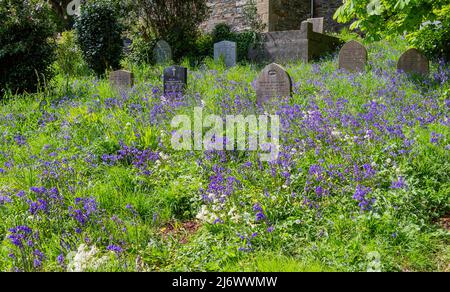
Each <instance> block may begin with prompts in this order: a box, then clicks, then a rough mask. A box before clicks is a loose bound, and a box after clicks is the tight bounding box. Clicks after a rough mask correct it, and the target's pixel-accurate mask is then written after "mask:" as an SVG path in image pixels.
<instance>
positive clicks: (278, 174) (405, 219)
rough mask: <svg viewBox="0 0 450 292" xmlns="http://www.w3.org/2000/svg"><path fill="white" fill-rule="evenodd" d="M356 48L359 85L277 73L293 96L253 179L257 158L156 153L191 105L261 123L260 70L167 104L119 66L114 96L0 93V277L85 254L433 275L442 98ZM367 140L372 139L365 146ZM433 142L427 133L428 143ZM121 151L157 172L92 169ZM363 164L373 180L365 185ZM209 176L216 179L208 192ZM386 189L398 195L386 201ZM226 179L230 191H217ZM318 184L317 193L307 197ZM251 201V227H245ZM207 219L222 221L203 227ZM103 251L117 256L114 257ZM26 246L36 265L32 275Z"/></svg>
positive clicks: (386, 52)
mask: <svg viewBox="0 0 450 292" xmlns="http://www.w3.org/2000/svg"><path fill="white" fill-rule="evenodd" d="M353 37H354V36H351V35H347V36H346V37H345V38H346V39H347V38H348V39H350V38H353ZM366 45H367V47H368V50H369V54H370V65H369V66H368V71H367V72H366V73H364V74H354V75H352V74H347V73H344V72H340V71H338V70H337V56H336V55H333V56H328V57H326V58H324V59H323V60H320V61H317V62H314V63H311V64H304V63H291V64H287V65H286V66H285V68H286V69H287V71H288V72H289V73H290V75H291V76H292V78H293V79H294V81H295V86H294V94H293V96H292V98H291V99H289V100H288V101H287V102H286V103H282V104H281V105H280V104H278V105H274V106H273V107H268V108H266V110H267V111H271V110H274V109H278V110H281V111H282V116H283V118H284V119H287V120H289V122H290V126H289V127H288V128H286V129H285V131H284V132H283V136H282V138H283V139H282V141H281V143H282V145H283V146H285V147H286V151H285V153H284V154H286V155H287V156H286V157H288V158H285V159H286V161H285V163H279V164H275V165H269V164H267V163H263V164H261V166H259V165H258V156H257V153H250V152H245V153H235V152H226V153H213V154H211V155H210V154H207V153H204V152H198V151H193V152H186V151H175V150H173V149H172V148H171V143H170V139H171V132H172V130H173V129H171V127H170V121H171V119H172V118H173V117H174V116H175V115H177V114H187V115H189V116H192V110H193V107H194V106H199V105H201V104H203V105H204V114H206V113H215V114H218V115H221V116H224V115H226V114H232V113H240V114H254V113H260V112H258V111H259V109H257V108H256V106H255V101H256V96H255V93H254V89H253V88H252V85H251V84H252V82H253V81H254V80H255V78H256V77H257V75H258V73H259V71H260V70H261V68H262V66H255V65H250V64H241V65H239V66H236V67H234V68H230V69H228V70H227V69H225V68H224V66H223V65H221V64H215V63H214V62H213V61H212V60H206V61H205V63H204V64H203V65H202V66H200V67H198V68H191V67H190V68H189V80H188V82H189V86H188V90H187V94H186V96H185V97H184V98H183V103H182V104H173V103H171V102H170V101H169V102H164V101H161V95H162V94H161V88H162V81H161V77H160V76H161V72H162V69H163V66H156V67H150V66H147V65H135V64H131V63H129V62H126V61H125V62H124V64H123V65H124V68H125V69H129V70H131V71H133V73H134V75H135V77H136V86H135V88H133V90H132V91H131V92H129V93H126V94H121V93H119V92H117V91H115V90H114V89H112V88H110V86H109V84H108V81H107V80H106V79H97V78H95V77H93V76H90V75H86V76H82V77H77V78H75V77H65V76H63V75H62V74H59V75H57V76H56V77H55V78H54V79H53V80H51V81H50V82H49V83H48V84H49V86H48V87H47V88H46V89H43V90H42V91H41V92H39V93H37V94H29V95H26V94H25V95H20V96H13V95H10V96H7V97H6V98H5V99H4V100H2V105H1V107H0V168H1V169H2V170H3V171H2V172H1V171H0V270H1V271H9V270H15V269H16V268H17V269H19V270H44V271H63V270H67V269H68V268H69V266H70V265H71V264H73V260H71V258H72V257H73V256H74V255H75V252H76V251H77V250H78V249H79V248H80V246H81V245H82V244H85V245H86V246H88V248H89V249H91V248H93V247H94V246H95V248H96V249H98V252H97V253H96V255H95V256H94V257H93V258H91V259H89V260H87V262H86V263H87V265H86V266H85V267H84V268H83V269H85V270H106V271H135V270H145V271H264V272H266V271H267V272H272V271H282V272H291V271H305V272H309V271H367V270H368V268H369V267H370V266H371V264H372V263H373V261H374V259H373V257H372V255H373V254H376V255H377V257H378V258H379V265H378V267H379V269H380V270H383V271H448V269H449V263H450V257H449V255H450V253H449V248H448V240H449V237H448V235H449V234H448V230H445V229H444V228H442V227H441V226H440V225H438V224H436V222H437V221H438V220H439V219H440V218H443V217H448V214H449V197H450V196H449V193H450V183H449V182H450V177H449V173H450V160H449V148H448V145H449V138H450V131H449V128H448V113H449V111H448V109H449V108H448V99H449V96H448V92H449V88H450V86H449V84H448V82H446V83H443V84H438V83H437V82H436V81H435V80H434V79H433V78H432V77H430V78H425V79H414V78H408V77H406V76H401V75H399V74H397V73H396V72H395V62H396V59H397V58H398V57H399V56H400V54H401V52H402V51H404V50H405V49H406V48H407V45H406V43H405V42H404V41H402V40H396V41H395V42H392V43H389V42H387V41H382V42H377V43H367V44H366ZM185 65H186V66H187V62H185ZM438 70H439V68H438V67H437V66H436V65H433V73H435V72H438ZM447 72H448V71H447ZM66 78H69V79H66ZM343 99H345V100H347V101H346V102H343ZM43 101H45V102H43ZM239 102H242V103H243V104H239ZM370 102H373V103H372V107H374V106H375V105H376V114H374V116H370V114H371V113H373V112H375V110H374V109H373V108H372V109H371V107H370ZM374 104H375V105H374ZM282 109H285V111H284V112H283V110H282ZM291 115H292V116H291ZM396 126H399V129H397V128H396ZM387 127H389V129H387ZM290 129H291V130H292V132H289V130H290ZM367 130H372V131H373V133H372V134H373V135H374V137H376V138H378V139H376V138H364V137H366V136H367V137H369V136H370V135H369V134H370V133H368V132H367ZM396 130H397V132H396ZM398 130H401V134H399V133H398ZM359 131H361V132H359ZM433 133H436V134H439V135H442V136H439V137H440V138H439V140H438V142H436V143H434V142H432V141H431V140H430V139H431V138H432V137H433V136H432V135H434V134H433ZM18 135H20V136H21V137H23V138H24V139H25V143H24V144H23V145H22V143H20V141H19V142H18V138H17V137H18ZM358 139H360V140H358ZM358 141H359V143H358ZM409 143H410V144H409ZM123 145H127V146H129V147H134V148H136V149H139V150H144V149H147V150H149V151H152V152H155V153H157V155H158V156H157V159H147V160H145V163H144V165H143V166H141V167H143V169H142V168H140V167H139V166H136V165H135V164H134V162H135V161H133V159H134V158H133V157H134V156H129V157H127V158H126V159H125V158H124V159H121V160H120V161H117V162H115V163H109V162H105V160H104V159H103V156H104V155H107V156H108V155H116V154H117V153H118V151H119V150H120V149H122V148H123ZM288 154H289V155H288ZM283 157H284V156H283ZM246 162H251V163H252V164H251V166H246ZM367 165H373V168H374V169H376V173H375V174H373V175H367V176H366V175H364V171H365V168H364V167H367ZM215 166H220V167H222V168H223V170H222V171H220V175H221V177H223V179H224V181H220V180H218V179H217V180H216V181H214V179H215V178H214V176H216V175H218V172H217V169H216V168H215ZM313 166H320V167H322V168H323V169H324V173H323V177H322V178H321V179H317V178H316V177H315V176H314V175H311V174H310V168H311V167H313ZM143 170H145V171H146V172H145V173H144V171H143ZM286 172H288V173H289V174H290V178H289V181H287V180H286V178H285V177H284V175H285V174H286ZM337 172H341V174H342V177H341V178H339V176H338V175H333V174H332V173H335V174H336V173H337ZM400 176H401V177H404V179H405V183H406V185H407V187H405V188H400V189H393V188H391V184H392V182H393V181H396V180H398V178H399V177H400ZM231 178H233V179H236V180H238V181H239V184H236V185H235V184H232V183H231V184H230V185H228V184H227V179H231ZM212 182H216V183H218V184H219V185H220V186H221V187H223V188H224V189H227V188H229V189H230V194H229V195H228V196H227V199H226V200H225V201H224V202H223V203H217V202H216V203H213V204H205V203H204V201H203V200H202V193H203V192H202V191H204V190H206V189H207V188H208V186H211V185H210V184H211V183H212ZM308 183H309V184H310V187H309V188H307V186H308ZM357 185H362V186H364V187H368V188H370V190H371V191H370V192H369V194H368V195H367V196H369V198H374V199H376V200H375V202H374V203H373V206H372V209H371V210H370V211H367V210H366V211H362V210H361V208H360V207H359V206H358V201H357V200H355V199H354V198H353V195H354V194H355V189H356V187H357ZM32 187H45V188H46V189H47V190H50V189H52V188H57V190H58V192H59V195H60V196H61V198H62V199H61V200H62V201H61V202H59V203H57V204H56V203H55V204H54V205H50V207H49V208H48V210H46V211H39V212H37V213H36V214H35V215H32V214H31V213H30V202H31V201H36V200H37V199H38V198H40V197H39V195H37V194H36V193H35V192H33V191H31V190H30V189H31V188H32ZM318 187H321V188H323V189H324V190H326V191H327V192H328V195H326V196H317V195H316V190H317V189H316V188H318ZM20 191H24V197H18V196H17V195H16V194H18V193H19V192H20ZM48 196H49V195H48V194H46V195H45V196H44V199H45V200H48V202H51V200H50V199H49V197H48ZM76 198H83V199H86V198H94V199H95V200H96V203H97V208H96V211H95V212H93V213H92V214H90V215H89V216H88V217H89V218H88V220H87V222H86V223H85V224H83V225H80V223H79V222H78V221H77V220H76V219H75V218H74V213H73V210H76V209H80V210H84V209H83V208H84V206H83V205H80V203H78V204H77V203H76ZM305 200H308V201H307V203H305ZM257 203H258V204H259V205H260V206H261V208H262V209H263V212H264V214H265V216H266V217H267V220H266V221H263V222H261V221H259V222H258V221H256V220H255V211H254V210H253V207H254V206H255V204H257ZM309 203H311V204H312V205H311V207H310V206H308V204H309ZM127 205H130V206H131V207H132V210H130V209H129V208H127V207H126V206H127ZM203 206H206V209H205V210H206V212H207V214H214V216H213V217H211V218H212V220H208V222H202V221H199V220H197V219H196V217H197V214H198V213H199V212H200V210H202V208H204V207H203ZM83 212H84V211H83ZM211 216H212V215H211ZM216 217H218V218H219V219H221V220H222V221H223V223H221V224H213V222H212V221H214V219H216ZM216 223H217V222H216ZM189 224H195V226H196V228H190V227H189V226H191V225H189ZM20 225H27V226H30V227H31V228H32V229H33V231H34V232H35V231H38V232H39V238H34V239H32V240H33V244H34V246H33V247H25V248H22V249H21V248H18V247H17V246H14V245H13V244H12V242H11V240H10V239H9V238H8V236H10V235H11V232H10V231H9V229H10V228H13V227H16V226H20ZM269 227H273V228H274V230H273V231H272V232H268V231H267V230H268V228H269ZM78 228H79V229H78ZM77 231H79V233H78V232H77ZM255 234H256V235H255ZM253 235H254V236H253ZM110 245H116V246H120V247H121V248H122V249H123V251H122V252H121V253H119V254H114V253H113V252H111V251H108V250H107V247H108V246H110ZM36 249H38V250H39V251H41V252H42V253H43V254H44V255H45V258H44V259H42V265H38V266H37V267H33V261H34V260H35V259H36V257H37V256H36V255H35V254H34V253H33V252H34V251H35V250H36ZM10 254H14V257H15V258H11V257H10ZM61 254H62V255H63V256H64V263H63V264H62V265H61V264H59V263H58V261H57V257H58V256H59V255H61ZM80 254H81V253H80V252H79V253H78V256H80ZM101 258H104V259H103V262H102V264H98V265H96V261H98V259H101ZM69 270H70V269H69Z"/></svg>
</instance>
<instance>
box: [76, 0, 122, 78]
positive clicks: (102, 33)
mask: <svg viewBox="0 0 450 292" xmlns="http://www.w3.org/2000/svg"><path fill="white" fill-rule="evenodd" d="M75 28H76V32H77V40H78V44H79V47H80V49H81V51H82V52H83V57H84V59H85V61H86V63H87V64H88V65H89V67H90V68H91V69H92V70H94V71H95V72H96V73H97V75H102V74H104V73H105V70H107V69H112V70H116V69H118V68H119V67H120V59H121V57H122V51H123V42H122V31H123V26H122V25H121V24H120V22H119V19H118V15H117V12H116V10H115V9H114V8H113V6H112V5H111V3H110V2H108V1H96V2H88V3H86V4H84V5H83V6H82V9H81V15H80V17H79V18H78V19H77V20H76V23H75Z"/></svg>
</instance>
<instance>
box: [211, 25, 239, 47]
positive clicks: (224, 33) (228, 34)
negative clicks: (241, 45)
mask: <svg viewBox="0 0 450 292" xmlns="http://www.w3.org/2000/svg"><path fill="white" fill-rule="evenodd" d="M211 34H212V39H213V42H214V43H217V42H220V41H235V40H236V33H235V32H234V31H233V30H232V29H231V27H230V26H229V25H228V24H226V23H219V24H217V25H216V26H215V27H214V29H213V31H212V33H211Z"/></svg>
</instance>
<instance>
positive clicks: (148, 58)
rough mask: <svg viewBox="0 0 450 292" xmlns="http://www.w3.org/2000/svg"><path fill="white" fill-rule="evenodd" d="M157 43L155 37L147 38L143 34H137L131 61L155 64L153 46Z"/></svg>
mask: <svg viewBox="0 0 450 292" xmlns="http://www.w3.org/2000/svg"><path fill="white" fill-rule="evenodd" d="M155 45H156V40H155V39H153V38H152V39H150V40H146V39H144V38H143V37H142V35H141V34H136V35H135V36H134V37H133V43H132V44H131V52H130V54H129V58H130V61H132V62H134V63H136V64H154V60H153V48H154V47H155Z"/></svg>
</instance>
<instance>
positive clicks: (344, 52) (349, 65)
mask: <svg viewBox="0 0 450 292" xmlns="http://www.w3.org/2000/svg"><path fill="white" fill-rule="evenodd" d="M367 59H368V53H367V49H366V47H364V46H363V45H362V44H361V43H360V42H358V41H355V40H352V41H349V42H347V43H346V44H345V45H344V46H343V47H342V48H341V51H340V52H339V69H345V70H347V71H350V72H364V71H365V70H366V64H367Z"/></svg>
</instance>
